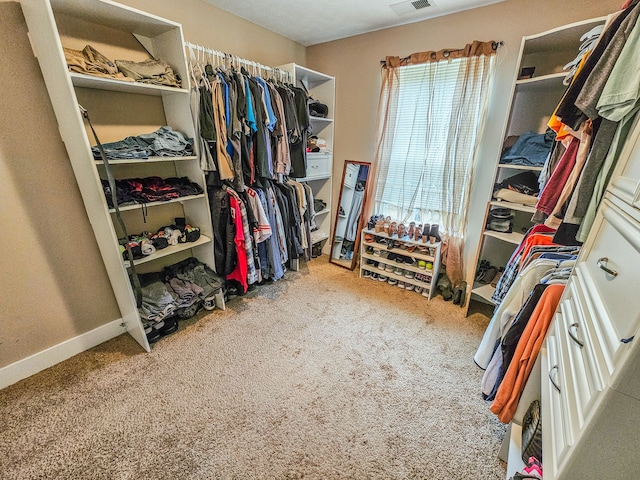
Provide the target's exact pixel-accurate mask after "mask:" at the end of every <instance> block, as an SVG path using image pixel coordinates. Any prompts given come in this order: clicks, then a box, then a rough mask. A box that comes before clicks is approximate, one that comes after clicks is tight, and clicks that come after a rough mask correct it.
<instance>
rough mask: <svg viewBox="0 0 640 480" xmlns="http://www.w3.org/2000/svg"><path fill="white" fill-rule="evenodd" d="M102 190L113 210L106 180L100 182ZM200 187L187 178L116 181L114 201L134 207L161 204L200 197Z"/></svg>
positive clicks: (148, 178)
mask: <svg viewBox="0 0 640 480" xmlns="http://www.w3.org/2000/svg"><path fill="white" fill-rule="evenodd" d="M102 189H103V191H104V194H105V197H106V198H107V203H108V205H109V207H110V208H113V206H114V205H113V202H112V199H111V187H110V186H109V182H108V181H107V180H102ZM201 193H203V190H202V187H200V185H198V184H197V183H194V182H192V181H191V180H189V179H188V178H187V177H180V178H177V177H171V178H164V179H163V178H160V177H146V178H128V179H124V180H116V201H117V202H118V205H135V204H139V203H148V202H161V201H165V202H166V201H167V200H172V199H174V198H179V197H187V196H190V195H200V194H201Z"/></svg>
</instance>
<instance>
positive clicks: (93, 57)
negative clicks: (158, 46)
mask: <svg viewBox="0 0 640 480" xmlns="http://www.w3.org/2000/svg"><path fill="white" fill-rule="evenodd" d="M63 50H64V57H65V60H66V62H67V67H68V68H69V71H70V72H74V73H83V74H85V75H91V76H94V77H103V78H113V79H115V80H123V81H126V82H141V83H149V84H152V85H164V86H167V87H177V88H180V85H181V83H182V82H181V79H180V76H179V75H176V73H175V72H174V71H173V68H171V66H170V65H168V64H167V63H166V62H163V61H162V60H158V59H155V58H150V59H147V60H144V61H142V62H133V61H130V60H116V61H115V62H114V61H111V60H110V59H109V58H107V57H106V56H105V55H103V54H101V53H100V52H99V51H97V50H96V49H95V48H93V47H92V46H91V45H87V46H85V47H84V48H83V49H82V50H73V49H72V48H64V49H63Z"/></svg>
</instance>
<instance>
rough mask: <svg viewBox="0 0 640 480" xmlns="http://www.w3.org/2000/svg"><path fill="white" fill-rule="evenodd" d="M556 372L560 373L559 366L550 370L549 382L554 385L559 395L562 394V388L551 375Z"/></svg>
mask: <svg viewBox="0 0 640 480" xmlns="http://www.w3.org/2000/svg"><path fill="white" fill-rule="evenodd" d="M554 370H555V371H556V372H557V371H558V365H554V366H553V367H551V370H549V381H550V382H551V385H553V388H555V389H556V390H557V391H558V393H562V392H561V391H560V387H559V386H558V384H557V383H556V381H555V380H554V379H553V376H552V375H551V374H552V373H553V372H554Z"/></svg>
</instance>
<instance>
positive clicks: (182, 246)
mask: <svg viewBox="0 0 640 480" xmlns="http://www.w3.org/2000/svg"><path fill="white" fill-rule="evenodd" d="M207 243H211V239H210V238H209V237H207V236H205V235H200V238H198V240H196V241H195V242H187V243H179V244H178V245H171V246H169V247H167V248H163V249H162V250H157V251H156V253H154V254H153V255H148V256H146V257H142V258H139V259H137V260H134V261H133V264H134V265H140V264H142V263H147V262H152V261H154V260H157V259H159V258H162V257H167V256H169V255H173V254H175V253H179V252H184V251H185V250H190V249H192V248H194V247H197V246H200V245H204V244H207ZM124 266H125V267H127V268H129V267H130V266H131V262H129V261H128V260H125V262H124Z"/></svg>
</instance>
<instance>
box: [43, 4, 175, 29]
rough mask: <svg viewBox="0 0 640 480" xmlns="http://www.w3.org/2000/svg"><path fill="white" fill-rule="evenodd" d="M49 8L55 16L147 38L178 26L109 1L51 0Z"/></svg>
mask: <svg viewBox="0 0 640 480" xmlns="http://www.w3.org/2000/svg"><path fill="white" fill-rule="evenodd" d="M51 7H52V8H53V11H54V12H55V13H56V14H57V13H63V14H65V15H68V16H70V17H74V18H78V19H82V20H86V21H89V22H91V23H96V24H98V25H105V26H107V27H111V28H114V29H116V30H121V31H123V32H132V33H136V34H138V35H145V36H147V37H155V36H158V35H162V34H163V33H166V32H169V31H171V30H174V29H177V28H179V26H180V25H179V24H177V23H175V22H172V21H170V20H166V19H164V18H160V17H157V16H155V15H152V14H150V13H145V12H142V11H140V10H137V9H135V8H131V7H128V6H126V5H120V4H116V3H114V2H110V1H107V2H105V1H103V2H87V1H85V0H51Z"/></svg>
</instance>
